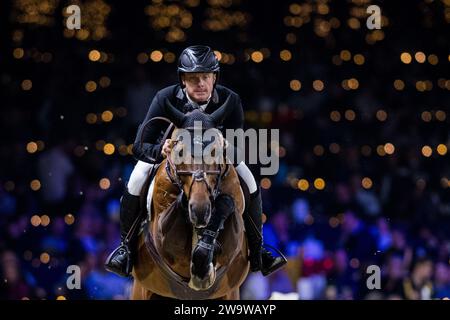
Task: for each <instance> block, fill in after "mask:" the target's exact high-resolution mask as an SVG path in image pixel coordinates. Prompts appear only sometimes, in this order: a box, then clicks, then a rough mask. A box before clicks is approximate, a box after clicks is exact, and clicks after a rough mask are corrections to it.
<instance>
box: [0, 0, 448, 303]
mask: <svg viewBox="0 0 450 320" xmlns="http://www.w3.org/2000/svg"><path fill="white" fill-rule="evenodd" d="M408 3H410V4H409V5H410V7H409V10H407V11H405V10H403V8H402V7H401V6H400V5H398V6H397V5H394V4H387V3H386V4H385V5H384V6H385V7H383V8H386V11H387V12H385V14H386V15H387V17H389V21H390V25H389V26H388V27H386V28H385V29H383V31H384V35H383V39H382V40H380V41H379V42H376V43H375V44H370V43H367V42H366V40H365V39H366V37H365V36H366V33H367V30H363V28H361V29H360V30H353V29H350V28H348V27H346V26H345V23H343V25H342V26H341V27H340V28H337V29H334V30H333V31H332V36H329V37H327V38H321V37H319V36H318V35H317V34H316V33H315V32H314V31H313V28H312V26H311V24H312V23H310V24H306V25H305V26H304V27H302V28H301V29H299V30H297V31H295V32H297V36H296V38H297V40H298V41H297V42H294V43H290V44H287V43H285V42H284V38H285V34H286V32H287V31H289V30H284V29H283V28H281V27H276V28H274V30H273V32H272V33H271V32H267V33H264V34H265V36H267V38H264V37H262V36H261V33H260V30H261V29H263V30H265V28H267V26H266V25H265V20H264V19H265V18H268V17H272V14H274V15H276V14H278V15H279V16H278V18H279V20H280V21H282V15H281V14H280V13H279V12H278V11H276V12H270V10H268V11H267V8H265V9H266V11H263V9H264V8H263V9H261V10H262V11H258V9H255V10H254V11H252V9H251V8H249V7H248V6H247V7H246V6H245V5H243V7H244V8H246V9H247V10H248V11H249V12H250V13H251V14H252V15H253V17H254V20H253V22H252V27H251V28H249V29H248V30H247V32H248V34H247V37H246V38H245V37H244V38H245V39H247V40H246V41H247V42H244V43H241V44H236V43H234V42H233V39H232V38H230V37H227V36H223V35H232V34H233V30H229V31H223V32H222V33H221V34H220V35H221V36H220V37H218V36H217V34H215V33H214V32H208V33H205V34H206V35H204V36H202V33H201V32H197V33H195V34H193V35H192V38H191V39H189V43H179V44H171V45H170V48H171V49H172V50H173V51H174V52H176V53H179V52H181V50H182V49H183V48H184V47H185V46H187V45H189V44H193V43H197V42H198V43H202V44H208V45H211V46H212V47H213V48H215V49H217V50H223V51H226V52H235V54H236V56H237V57H238V56H239V55H241V56H242V57H243V58H242V59H241V60H239V59H236V60H237V61H236V63H234V64H233V65H229V64H223V68H222V73H221V76H220V83H221V84H223V85H226V86H228V87H230V88H232V89H233V90H234V91H236V92H237V93H238V94H240V95H241V97H242V100H243V105H244V110H245V117H246V124H245V126H246V128H256V129H258V128H274V129H280V143H279V146H278V151H279V154H280V169H279V171H278V173H277V174H276V175H275V176H269V177H258V180H259V181H260V182H261V187H262V192H263V202H264V213H265V214H266V216H267V222H266V223H265V225H264V238H265V242H266V243H267V244H269V245H271V246H274V247H276V248H278V249H280V250H281V251H282V252H283V253H284V254H285V255H286V256H287V257H288V260H289V262H288V265H287V266H286V267H285V268H284V269H283V270H282V271H279V272H277V273H275V274H274V275H272V276H270V277H268V278H264V277H262V276H260V275H259V274H250V275H249V277H248V279H247V280H246V282H245V283H244V286H243V287H242V291H241V296H242V298H243V299H269V298H271V297H272V298H273V297H274V296H275V295H279V296H278V297H280V295H281V297H284V298H288V297H289V298H292V297H294V298H295V299H443V298H445V297H450V182H449V179H450V161H449V153H448V152H447V151H446V149H445V152H437V151H434V150H435V148H436V146H437V145H439V144H443V145H444V146H446V148H447V147H450V129H449V128H450V126H449V122H450V113H449V111H448V110H449V105H450V103H449V102H450V101H449V95H448V89H449V88H450V86H449V85H448V82H449V81H450V80H447V78H446V77H448V63H449V62H448V52H449V51H448V49H449V45H448V34H446V29H448V17H447V16H445V14H444V12H447V11H448V10H449V7H448V3H447V4H446V3H445V2H444V1H411V2H408ZM333 8H335V11H333V10H332V12H335V15H336V17H338V18H339V19H341V20H342V21H343V22H345V16H346V13H345V12H343V11H342V10H339V9H338V8H337V7H333ZM282 9H283V8H281V9H279V10H282ZM285 9H286V10H287V8H285ZM129 10H131V9H129ZM136 10H137V9H136ZM139 10H140V11H142V10H143V9H142V8H140V9H139ZM116 11H117V9H116ZM116 14H117V13H116ZM123 14H130V13H129V12H128V13H127V12H126V11H123ZM333 14H334V13H333ZM447 15H448V14H447ZM430 16H431V18H430ZM113 18H114V17H113ZM427 19H432V22H431V24H430V23H427V22H426V21H428V20H427ZM446 19H447V20H446ZM409 21H416V22H417V23H415V24H411V23H409ZM424 21H425V22H424ZM110 23H111V25H112V29H113V30H112V34H113V36H112V38H111V39H110V40H108V41H106V42H105V43H104V46H105V50H109V51H111V52H114V54H115V57H116V59H115V63H112V64H105V65H93V63H92V62H90V61H89V60H88V59H87V56H88V53H89V52H90V50H91V49H93V48H95V47H96V46H101V45H102V44H101V43H100V44H98V43H92V42H85V43H82V42H81V41H77V40H74V39H73V40H67V39H60V38H58V37H57V36H55V34H56V33H55V32H53V31H51V30H53V29H55V28H50V30H47V31H46V30H45V29H43V28H42V27H41V29H39V28H37V29H31V28H30V29H26V32H25V33H26V37H25V38H24V40H23V43H22V44H21V45H22V46H23V47H25V48H26V47H29V48H32V47H37V48H38V49H40V50H41V49H42V50H49V51H51V52H52V54H53V60H52V62H51V63H49V64H46V65H44V64H42V63H36V62H33V61H31V60H26V61H21V60H17V59H13V57H12V55H11V52H13V50H14V48H15V44H13V43H12V42H11V40H8V41H6V43H7V44H8V45H7V46H6V48H5V49H2V50H5V52H3V51H2V56H3V54H4V57H6V58H5V59H1V60H2V62H0V63H1V66H2V68H1V71H0V81H1V83H2V87H4V88H5V89H6V90H5V92H4V93H3V94H2V106H1V108H0V113H1V117H0V125H1V127H2V136H3V139H2V144H1V145H0V160H1V165H2V169H1V174H0V299H24V298H27V299H56V298H61V299H62V298H65V299H126V298H127V297H128V295H129V292H130V286H131V280H130V279H125V278H121V277H118V276H116V275H114V274H111V273H108V272H106V271H105V270H104V268H103V262H104V260H105V258H106V256H107V255H108V254H109V253H110V252H111V250H112V249H113V248H115V247H116V246H117V245H118V242H119V200H120V196H121V194H122V192H123V188H124V186H125V184H126V181H127V179H128V178H129V176H130V173H131V171H132V169H133V166H134V165H135V162H136V161H135V160H134V159H133V157H132V155H131V154H129V153H127V150H128V149H127V146H128V145H129V144H131V143H132V142H133V141H134V138H135V134H136V132H137V127H138V125H139V124H140V122H141V121H142V120H143V118H144V116H145V114H146V111H147V107H148V105H149V103H150V101H151V99H152V97H153V96H154V94H155V93H156V92H157V91H158V90H159V89H161V88H163V87H165V86H167V85H171V84H174V83H176V81H177V76H176V66H175V63H159V64H152V63H147V64H142V63H138V61H136V55H137V54H138V53H139V52H140V51H143V50H147V49H148V48H152V49H154V48H156V47H155V45H153V44H150V43H146V41H145V36H138V35H137V36H136V39H137V40H136V39H130V40H129V41H130V42H129V45H128V46H127V45H123V44H121V45H119V43H120V41H125V42H126V41H128V37H124V35H123V34H121V33H120V32H119V31H118V28H119V27H118V26H119V25H120V23H121V22H120V21H119V20H112V21H111V22H110ZM133 23H134V24H137V23H138V22H136V21H134V22H133ZM114 26H115V27H114ZM18 28H19V27H18V26H14V25H10V26H9V28H8V29H7V30H6V31H7V32H10V33H13V32H14V30H16V29H18ZM115 28H116V29H115ZM143 28H145V26H143ZM285 29H288V28H285ZM114 31H116V32H117V38H115V37H114ZM291 31H292V30H291ZM46 32H47V33H50V35H49V36H48V38H47V37H46V36H45V34H46ZM149 32H150V31H149ZM7 37H8V39H9V38H10V34H8V35H7ZM142 37H144V38H142ZM150 39H152V38H150ZM250 39H254V40H250ZM138 40H139V41H138ZM55 41H56V42H55ZM154 41H155V42H154V43H159V42H156V40H154ZM125 42H124V43H125ZM291 42H292V41H291ZM280 43H281V44H280ZM142 46H143V47H142ZM161 46H163V45H161ZM243 46H248V47H253V48H259V47H267V48H269V50H271V55H270V57H269V58H267V59H266V60H264V61H263V62H262V63H254V62H252V61H251V60H250V61H245V59H244V57H245V53H244V50H242V49H241V47H243ZM283 48H289V49H290V50H291V51H292V55H293V58H292V60H290V61H289V62H286V61H282V60H281V59H280V58H279V52H280V50H281V49H283ZM344 49H345V50H348V51H349V53H350V55H351V56H352V55H354V54H356V53H360V54H362V55H363V56H364V57H365V62H364V63H363V64H362V65H357V64H355V63H353V62H352V60H351V59H350V62H348V61H345V60H346V59H344V60H340V63H339V62H338V63H333V62H332V61H335V60H333V59H334V58H333V57H335V56H338V57H341V56H342V50H344ZM417 51H421V52H425V54H426V55H428V54H430V53H433V54H435V55H436V56H437V57H438V58H439V63H438V64H437V65H432V64H430V63H428V62H425V63H418V62H416V61H414V60H413V62H412V63H408V64H405V63H403V62H402V61H401V60H400V55H401V53H402V52H410V53H411V55H413V56H414V53H415V52H417ZM345 55H346V54H344V56H345ZM343 58H345V57H343ZM247 60H248V59H247ZM5 61H6V62H5ZM335 62H336V61H335ZM446 71H447V72H446ZM105 75H107V76H108V79H110V84H108V85H107V86H106V85H105V87H104V88H103V87H102V88H98V90H96V91H95V92H86V91H85V83H86V82H87V81H88V80H89V79H94V78H95V79H99V78H100V77H101V76H105ZM26 77H29V78H32V79H33V88H32V89H31V90H29V91H24V90H21V89H20V84H21V81H22V80H23V79H24V78H26ZM351 77H354V78H356V79H358V80H359V84H358V86H357V88H356V89H354V90H348V89H345V88H344V87H343V86H342V80H343V79H348V78H351ZM292 79H298V80H299V81H300V82H301V89H300V88H299V91H296V90H293V89H292V86H291V87H290V82H291V80H292ZM317 79H320V80H321V81H322V84H323V85H324V88H323V89H320V88H317V87H316V85H313V81H314V80H317ZM397 79H400V80H402V83H403V87H402V88H399V87H397V88H396V87H394V85H393V84H394V81H395V80H397ZM442 79H443V80H442ZM419 80H420V81H422V80H429V81H431V83H432V84H433V85H432V87H431V89H430V88H428V89H426V90H419V89H418V87H417V86H416V83H417V81H419ZM442 81H443V82H442ZM105 110H111V111H112V113H113V118H112V120H111V121H101V115H102V113H103V112H104V111H105ZM349 110H350V111H349ZM333 112H334V113H333ZM438 112H439V113H438ZM90 113H93V114H94V115H97V116H96V117H97V118H96V119H97V120H94V122H93V123H90V122H89V121H87V120H88V118H87V115H88V114H90ZM30 141H39V143H38V144H37V151H36V150H32V148H31V147H30V146H29V143H30ZM106 143H112V144H113V145H114V146H115V150H113V152H112V154H108V153H106V152H105V149H104V147H105V144H106ZM387 143H390V144H391V145H392V146H393V147H394V148H395V150H393V149H392V146H391V147H389V148H386V144H387ZM120 146H125V149H123V148H122V149H120V148H119V147H120ZM380 146H381V150H380ZM383 146H384V147H383ZM424 146H429V147H430V148H431V149H432V153H431V154H426V152H424V149H423V147H424ZM386 150H387V151H388V152H384V151H386ZM119 151H120V152H119ZM441 153H442V154H441ZM251 169H252V171H254V173H255V175H258V173H259V170H258V166H251ZM319 178H320V179H322V180H321V182H318V180H317V179H319ZM33 180H34V182H32V181H33ZM36 181H38V182H36ZM30 183H31V184H30ZM70 265H77V266H79V267H80V271H81V289H79V290H77V289H74V290H69V289H68V287H67V283H66V282H67V279H68V277H69V276H70V275H71V274H70V273H67V267H68V266H70ZM369 266H377V267H379V270H380V272H381V282H380V286H381V288H380V289H374V290H371V289H369V288H368V286H367V280H368V278H369V277H370V276H371V274H372V273H373V272H369V271H368V267H369Z"/></svg>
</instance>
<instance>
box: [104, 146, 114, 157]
mask: <svg viewBox="0 0 450 320" xmlns="http://www.w3.org/2000/svg"><path fill="white" fill-rule="evenodd" d="M115 150H116V148H115V147H114V145H113V144H112V143H107V144H105V146H104V147H103V152H104V153H105V154H106V155H108V156H110V155H112V154H113V153H114V151H115Z"/></svg>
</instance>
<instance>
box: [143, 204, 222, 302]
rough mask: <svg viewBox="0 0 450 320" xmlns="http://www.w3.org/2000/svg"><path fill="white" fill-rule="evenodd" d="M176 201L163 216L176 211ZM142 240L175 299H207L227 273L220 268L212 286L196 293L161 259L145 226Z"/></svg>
mask: <svg viewBox="0 0 450 320" xmlns="http://www.w3.org/2000/svg"><path fill="white" fill-rule="evenodd" d="M176 206H177V201H174V202H173V203H172V204H171V205H170V206H169V207H168V208H167V209H166V212H165V213H163V214H170V213H171V212H172V211H173V210H175V209H176ZM144 229H145V231H144V239H145V247H146V249H147V252H148V253H149V255H150V257H151V258H152V260H153V261H154V262H155V264H156V265H157V266H158V268H159V270H161V273H162V274H163V276H164V278H165V279H166V280H167V282H169V285H170V287H171V288H173V292H174V293H175V294H176V296H177V298H179V299H184V300H199V299H207V298H209V297H210V296H211V295H212V294H213V293H214V292H216V290H217V289H218V285H219V283H220V282H221V280H222V279H223V277H224V276H225V274H226V273H227V271H228V269H229V265H225V266H220V267H219V269H218V270H217V273H216V281H215V282H214V284H213V286H212V287H211V288H209V289H208V290H204V291H196V290H194V289H192V288H191V287H189V280H190V279H188V278H185V277H182V276H180V275H179V274H178V273H176V272H175V271H173V270H172V269H171V268H170V266H169V265H168V264H167V263H166V261H165V260H164V259H163V257H162V256H161V255H160V253H159V251H158V249H157V247H156V245H155V241H154V239H153V236H152V233H151V231H150V228H149V227H148V226H147V227H146V228H144Z"/></svg>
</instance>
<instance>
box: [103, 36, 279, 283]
mask: <svg viewBox="0 0 450 320" xmlns="http://www.w3.org/2000/svg"><path fill="white" fill-rule="evenodd" d="M219 69H220V67H219V61H218V60H217V57H216V56H215V54H214V52H213V51H212V50H211V48H209V47H207V46H201V45H197V46H191V47H188V48H186V49H185V50H184V51H183V52H182V53H181V56H180V58H179V61H178V76H179V82H180V83H179V84H176V85H172V86H169V87H167V88H164V89H162V90H160V91H159V92H158V93H157V94H156V95H155V97H154V99H153V101H152V103H151V105H150V107H149V110H148V113H147V116H146V118H145V120H144V122H143V124H141V126H140V127H139V130H138V134H137V137H136V140H135V142H134V145H133V154H134V156H135V158H136V159H137V160H138V162H137V164H136V166H135V167H134V170H133V172H132V173H131V176H130V180H129V181H128V184H127V187H126V188H125V191H124V194H123V196H122V198H121V206H120V227H121V240H122V242H121V246H120V247H119V248H117V249H116V250H114V251H113V252H112V253H111V255H110V256H109V257H108V259H107V261H106V263H105V267H106V269H107V270H109V271H111V272H114V273H117V274H119V275H122V276H128V275H129V274H130V272H131V269H132V256H133V254H132V250H136V249H135V248H133V247H135V241H131V242H130V244H129V245H128V243H127V242H126V241H125V242H124V239H125V238H126V236H127V233H128V232H129V230H130V228H131V226H132V224H133V222H134V221H135V220H136V218H137V217H138V215H139V212H140V210H139V209H140V208H139V206H140V202H139V195H140V193H141V190H142V188H143V185H144V183H145V180H146V178H147V176H148V174H149V172H150V170H151V169H152V167H153V165H154V164H155V163H159V162H161V161H162V160H163V157H166V156H167V153H168V152H169V151H170V150H171V140H170V139H166V140H165V141H161V139H162V138H163V137H162V136H163V133H164V131H165V129H166V128H167V124H163V123H160V122H153V123H152V125H151V126H145V125H144V124H145V123H146V122H147V121H148V120H149V119H151V118H153V117H167V118H168V117H169V116H168V115H167V112H166V111H165V108H164V101H165V99H168V100H169V101H170V102H171V103H172V104H173V105H174V106H175V107H176V108H178V109H179V110H181V111H183V112H185V113H186V112H188V111H191V110H193V109H196V108H200V109H201V110H203V111H204V112H205V113H212V112H213V111H215V110H216V109H217V108H218V107H219V106H221V105H222V104H223V103H224V101H225V100H227V98H228V97H230V99H229V103H228V104H227V107H228V108H231V110H229V112H227V113H226V114H227V115H226V116H225V119H223V121H222V125H223V128H222V131H223V132H225V130H226V129H239V128H243V122H244V116H243V109H242V104H241V100H240V97H239V96H238V95H237V94H236V93H235V92H233V91H231V90H230V89H228V88H226V87H224V86H221V85H218V84H216V83H217V80H218V76H219ZM141 141H145V142H144V143H141ZM235 169H236V171H237V173H238V175H239V178H240V181H241V183H242V182H244V183H245V184H246V186H247V188H248V190H249V192H250V203H249V204H248V206H247V210H245V211H246V213H244V222H245V227H246V233H247V238H248V243H249V248H250V256H249V260H250V269H251V271H258V270H261V272H262V273H263V275H265V276H266V275H268V274H270V273H272V272H274V271H275V270H277V269H278V268H280V267H281V266H283V265H284V264H285V263H286V260H285V258H284V257H273V256H272V254H271V253H270V252H269V251H267V250H266V249H265V248H264V247H262V200H261V193H260V189H259V187H258V185H257V184H256V181H255V178H254V177H253V174H252V173H251V171H250V170H249V169H248V167H247V166H246V164H245V163H244V162H240V163H238V164H235ZM255 227H256V228H255ZM134 238H137V237H136V235H134Z"/></svg>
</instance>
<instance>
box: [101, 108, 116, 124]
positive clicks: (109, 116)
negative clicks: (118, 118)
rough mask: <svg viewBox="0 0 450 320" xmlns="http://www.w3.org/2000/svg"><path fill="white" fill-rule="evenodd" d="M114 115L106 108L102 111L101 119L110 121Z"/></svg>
mask: <svg viewBox="0 0 450 320" xmlns="http://www.w3.org/2000/svg"><path fill="white" fill-rule="evenodd" d="M113 117H114V115H113V113H112V112H111V111H110V110H106V111H103V112H102V120H103V121H104V122H110V121H111V120H112V119H113Z"/></svg>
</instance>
